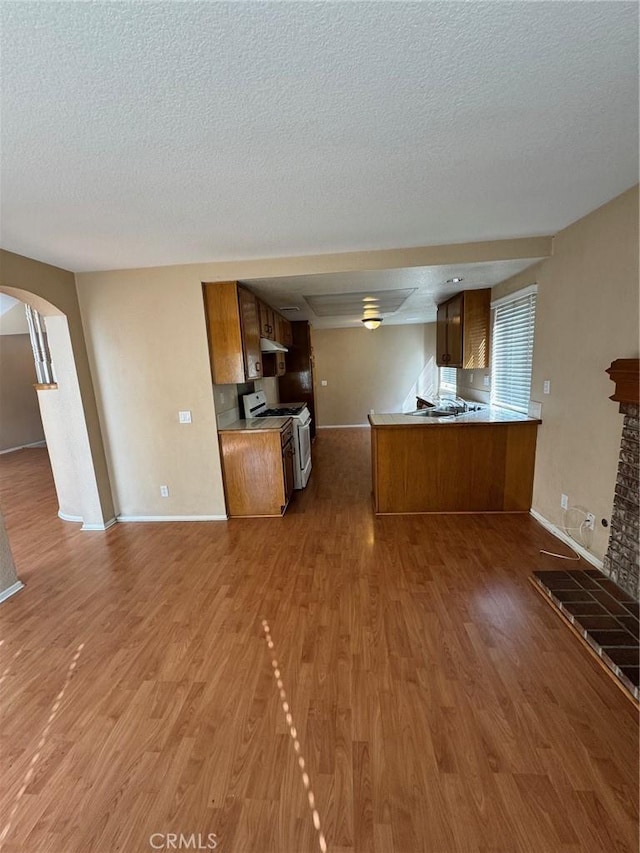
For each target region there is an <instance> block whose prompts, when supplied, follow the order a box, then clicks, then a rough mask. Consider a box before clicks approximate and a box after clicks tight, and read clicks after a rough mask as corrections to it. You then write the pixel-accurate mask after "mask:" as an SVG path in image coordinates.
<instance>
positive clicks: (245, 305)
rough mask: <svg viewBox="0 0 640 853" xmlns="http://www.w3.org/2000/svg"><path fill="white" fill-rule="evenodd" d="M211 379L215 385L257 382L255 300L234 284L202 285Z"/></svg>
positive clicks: (259, 355)
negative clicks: (253, 380) (254, 380)
mask: <svg viewBox="0 0 640 853" xmlns="http://www.w3.org/2000/svg"><path fill="white" fill-rule="evenodd" d="M203 290H204V304H205V315H206V319H207V334H208V336H209V356H210V359H211V375H212V377H213V381H214V383H215V384H216V385H231V384H239V383H241V382H248V381H250V380H252V379H260V377H261V376H262V375H263V374H262V353H261V352H260V316H259V307H258V300H257V299H256V297H255V296H254V295H253V293H251V291H250V290H247V289H246V288H245V287H242V286H241V285H239V284H238V282H237V281H222V282H216V283H215V284H205V285H204V288H203Z"/></svg>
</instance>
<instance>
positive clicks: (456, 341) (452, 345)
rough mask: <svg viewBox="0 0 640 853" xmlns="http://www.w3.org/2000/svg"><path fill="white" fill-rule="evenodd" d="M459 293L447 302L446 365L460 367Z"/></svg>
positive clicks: (460, 301)
mask: <svg viewBox="0 0 640 853" xmlns="http://www.w3.org/2000/svg"><path fill="white" fill-rule="evenodd" d="M463 299H464V296H463V294H462V293H459V294H458V295H457V296H454V297H453V298H452V299H449V301H448V302H447V367H462V301H463Z"/></svg>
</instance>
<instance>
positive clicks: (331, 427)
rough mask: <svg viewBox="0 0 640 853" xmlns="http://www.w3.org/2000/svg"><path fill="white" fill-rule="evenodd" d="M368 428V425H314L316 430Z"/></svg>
mask: <svg viewBox="0 0 640 853" xmlns="http://www.w3.org/2000/svg"><path fill="white" fill-rule="evenodd" d="M368 426H369V424H326V425H324V424H323V426H318V424H316V429H362V427H368Z"/></svg>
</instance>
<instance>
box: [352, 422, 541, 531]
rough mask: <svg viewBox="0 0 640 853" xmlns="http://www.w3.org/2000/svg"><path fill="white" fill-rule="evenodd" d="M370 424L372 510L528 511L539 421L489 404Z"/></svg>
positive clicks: (390, 511)
mask: <svg viewBox="0 0 640 853" xmlns="http://www.w3.org/2000/svg"><path fill="white" fill-rule="evenodd" d="M369 423H370V425H371V457H372V478H373V497H374V507H375V512H376V514H379V515H385V514H395V513H427V512H528V511H529V510H530V508H531V495H532V491H533V470H534V464H535V452H536V438H537V431H538V425H539V424H540V423H541V421H540V420H538V419H535V418H530V417H527V415H524V414H519V413H518V412H512V411H509V410H506V409H498V408H493V407H490V408H485V409H482V410H481V411H474V412H465V413H463V414H460V415H457V416H455V417H453V416H443V417H432V416H424V415H420V414H417V415H411V414H408V415H406V414H405V415H401V414H380V415H369Z"/></svg>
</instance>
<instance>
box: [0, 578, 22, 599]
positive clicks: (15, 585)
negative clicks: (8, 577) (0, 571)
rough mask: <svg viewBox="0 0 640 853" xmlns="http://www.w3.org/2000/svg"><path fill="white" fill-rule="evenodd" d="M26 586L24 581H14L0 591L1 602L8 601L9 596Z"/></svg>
mask: <svg viewBox="0 0 640 853" xmlns="http://www.w3.org/2000/svg"><path fill="white" fill-rule="evenodd" d="M23 588H24V584H23V583H22V581H16V582H15V583H12V584H11V586H8V587H7V588H6V589H3V590H2V592H0V602H3V601H6V600H7V598H11V596H12V595H15V594H16V592H20V590H21V589H23Z"/></svg>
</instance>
